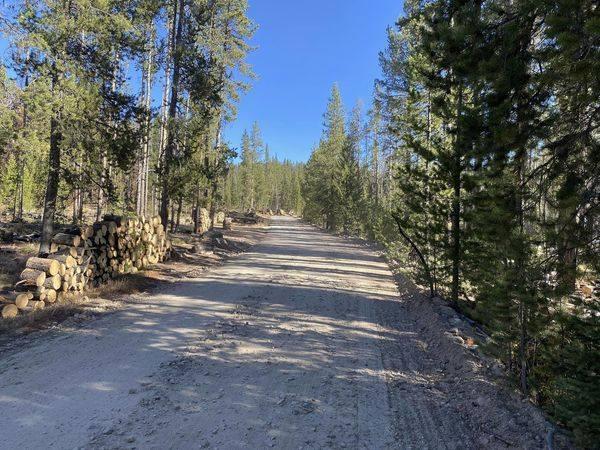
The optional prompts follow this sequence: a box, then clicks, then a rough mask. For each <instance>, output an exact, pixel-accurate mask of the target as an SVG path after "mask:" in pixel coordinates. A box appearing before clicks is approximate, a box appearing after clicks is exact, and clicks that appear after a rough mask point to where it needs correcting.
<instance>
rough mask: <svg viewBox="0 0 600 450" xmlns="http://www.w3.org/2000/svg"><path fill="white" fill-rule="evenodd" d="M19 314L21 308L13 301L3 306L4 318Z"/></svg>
mask: <svg viewBox="0 0 600 450" xmlns="http://www.w3.org/2000/svg"><path fill="white" fill-rule="evenodd" d="M17 314H19V308H17V305H15V304H12V303H11V304H9V305H5V306H4V307H3V308H2V317H3V318H4V319H12V318H13V317H17Z"/></svg>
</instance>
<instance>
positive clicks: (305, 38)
mask: <svg viewBox="0 0 600 450" xmlns="http://www.w3.org/2000/svg"><path fill="white" fill-rule="evenodd" d="M249 1H250V13H249V14H250V16H251V18H252V19H253V20H254V21H255V22H256V23H257V24H258V26H259V29H258V30H257V32H256V34H255V36H254V39H253V44H254V45H255V46H256V47H257V49H256V50H255V51H254V52H253V53H252V54H251V55H250V57H249V62H250V64H251V65H252V66H253V68H254V71H255V72H256V73H257V75H258V76H259V79H257V80H255V81H254V85H253V88H252V90H251V91H250V92H249V93H247V94H246V95H245V96H244V97H243V98H242V100H241V102H240V105H239V114H238V120H237V121H236V122H235V123H232V124H230V125H229V126H228V127H227V129H226V132H225V138H226V139H227V140H228V141H229V142H231V144H233V145H234V146H236V147H237V146H239V142H240V137H241V134H242V132H243V130H244V128H247V129H250V128H251V127H252V123H253V122H254V121H255V120H256V121H258V123H259V125H260V127H261V130H262V134H263V140H264V141H265V142H266V143H268V144H269V147H270V149H271V152H272V153H276V154H277V155H278V156H279V157H280V158H288V159H291V160H294V161H305V160H307V159H308V157H309V156H310V151H311V149H312V147H313V145H314V144H316V143H317V142H318V141H319V137H320V135H321V129H322V122H323V120H322V116H323V112H324V111H325V106H326V104H327V99H328V97H329V93H330V91H331V87H332V85H333V83H334V82H338V84H339V86H340V89H341V92H342V96H343V99H344V103H345V105H346V108H347V109H351V108H352V106H353V105H354V103H355V102H356V101H357V100H359V99H360V100H362V101H363V103H364V104H365V106H368V104H369V103H370V99H371V94H372V91H373V82H374V80H375V78H377V77H378V76H379V73H380V70H379V62H378V54H379V51H381V50H383V49H384V48H385V45H386V28H387V27H388V26H391V25H393V24H394V22H395V21H396V19H397V18H398V17H399V15H400V13H401V12H402V1H401V0H371V1H369V0H320V1H319V0H302V1H287V0H249Z"/></svg>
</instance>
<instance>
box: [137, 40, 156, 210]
mask: <svg viewBox="0 0 600 450" xmlns="http://www.w3.org/2000/svg"><path fill="white" fill-rule="evenodd" d="M150 40H151V43H150V47H149V48H148V53H147V57H146V67H145V71H144V77H143V78H144V81H143V83H142V98H143V102H142V104H143V108H144V110H145V111H146V116H145V117H144V123H143V127H144V132H143V133H142V138H141V140H142V142H141V145H140V148H141V155H140V161H139V172H138V180H137V181H138V183H137V202H136V212H137V214H138V215H140V216H145V215H146V213H147V208H148V207H147V205H148V164H149V159H150V125H151V123H150V101H151V95H152V92H151V91H152V64H153V55H154V48H153V44H154V29H152V32H151V38H150Z"/></svg>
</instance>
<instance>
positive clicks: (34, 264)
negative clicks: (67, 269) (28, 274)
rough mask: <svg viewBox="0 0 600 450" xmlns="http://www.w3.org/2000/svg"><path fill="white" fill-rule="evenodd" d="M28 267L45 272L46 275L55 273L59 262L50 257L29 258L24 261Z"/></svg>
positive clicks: (58, 267)
mask: <svg viewBox="0 0 600 450" xmlns="http://www.w3.org/2000/svg"><path fill="white" fill-rule="evenodd" d="M25 267H27V268H28V269H35V270H40V271H44V272H46V273H47V274H48V275H56V274H57V273H58V271H59V269H60V263H59V262H58V261H56V260H54V259H51V258H37V257H35V256H33V257H31V258H29V259H28V260H27V262H26V263H25Z"/></svg>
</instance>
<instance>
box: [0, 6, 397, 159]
mask: <svg viewBox="0 0 600 450" xmlns="http://www.w3.org/2000/svg"><path fill="white" fill-rule="evenodd" d="M249 3H250V11H249V15H250V17H251V18H252V19H253V20H254V22H255V23H256V24H257V25H258V30H257V32H256V34H255V35H254V38H253V39H252V45H253V46H254V47H256V50H254V51H253V52H252V53H251V54H250V55H249V63H250V64H251V65H252V66H253V69H254V72H255V73H256V74H257V75H258V79H256V80H254V81H253V86H252V89H251V90H250V91H249V92H248V93H246V94H245V95H244V96H243V97H242V99H241V101H240V104H239V105H238V119H237V120H236V121H235V122H234V123H231V124H228V125H227V127H226V129H225V139H226V140H227V141H228V142H229V143H230V144H231V145H233V146H234V147H239V143H240V140H241V135H242V132H243V130H244V129H250V128H251V127H252V124H253V122H254V121H257V122H258V123H259V125H260V128H261V130H262V135H263V140H264V141H265V142H266V143H267V144H269V147H270V149H271V154H276V155H277V156H278V157H279V158H280V159H283V158H287V159H290V160H293V161H306V160H307V159H308V157H309V156H310V151H311V149H312V147H313V146H314V145H315V144H316V143H318V141H319V137H320V135H321V130H322V122H323V120H322V119H323V112H324V111H325V107H326V104H327V99H328V97H329V94H330V91H331V87H332V85H333V83H335V82H337V83H338V84H339V86H340V89H341V92H342V97H343V99H344V103H345V105H346V109H347V110H350V109H351V108H352V107H353V106H354V104H355V103H356V102H357V101H358V100H361V101H362V103H363V105H364V106H365V107H368V106H369V103H370V100H371V96H372V92H373V82H374V80H375V78H377V77H378V76H379V74H380V70H379V61H378V54H379V52H380V51H381V50H383V49H384V48H385V46H386V28H387V27H388V26H391V25H393V24H394V22H395V21H396V19H397V18H398V17H399V16H400V14H401V12H402V0H302V1H290V0H249ZM10 4H18V1H17V2H15V1H9V2H8V5H10ZM6 6H7V4H6V3H5V2H4V1H3V0H0V10H1V9H3V8H5V7H6ZM4 12H7V11H6V10H5V11H4ZM6 44H7V42H6V40H5V39H3V38H2V37H1V36H0V59H3V60H8V59H9V56H10V54H9V52H8V49H7V45H6ZM136 78H137V77H133V78H132V80H131V83H132V86H133V87H134V86H135V85H136V84H137V83H138V82H139V80H136ZM156 81H157V84H156V85H155V89H154V91H155V94H156V95H155V97H156V98H155V99H154V100H155V101H154V103H155V104H158V102H159V101H160V100H159V98H160V92H161V86H160V84H161V82H160V80H156Z"/></svg>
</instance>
